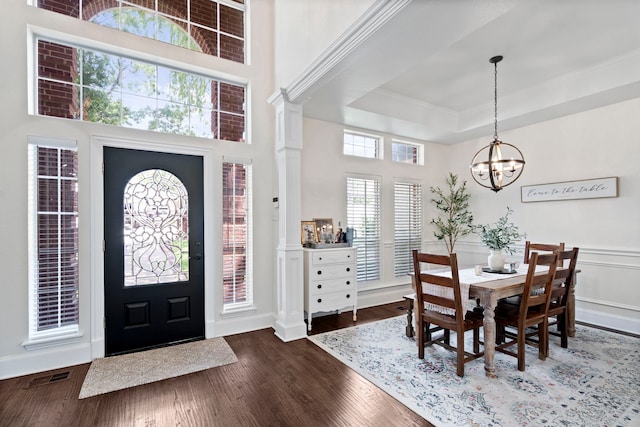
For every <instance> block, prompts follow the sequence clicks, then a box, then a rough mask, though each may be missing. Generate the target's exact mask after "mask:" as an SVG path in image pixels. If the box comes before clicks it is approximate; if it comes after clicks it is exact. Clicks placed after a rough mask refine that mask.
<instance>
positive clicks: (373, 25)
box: [285, 0, 411, 103]
mask: <svg viewBox="0 0 640 427" xmlns="http://www.w3.org/2000/svg"><path fill="white" fill-rule="evenodd" d="M409 3H411V0H378V1H376V2H375V3H374V4H373V5H372V6H371V7H370V8H369V9H367V11H366V12H365V13H364V14H363V15H362V16H360V18H358V20H357V21H356V22H355V23H354V24H353V25H352V26H351V27H349V29H348V30H347V31H345V32H344V33H343V34H342V35H341V36H340V37H339V38H338V39H337V40H336V41H335V42H333V43H332V44H331V46H329V47H328V48H327V49H326V50H325V51H324V52H323V53H322V54H321V55H320V56H319V57H318V58H317V59H316V60H315V61H314V62H313V63H312V64H311V65H310V66H309V68H307V69H306V70H305V71H304V72H303V73H302V74H301V75H300V76H299V77H298V78H297V79H296V80H294V81H293V83H291V84H290V85H289V86H288V87H287V88H286V89H285V93H286V96H287V98H288V99H289V101H291V102H293V103H302V102H303V101H304V99H300V98H301V97H302V95H303V94H304V93H305V91H306V90H307V89H309V88H310V87H311V86H312V85H314V84H315V83H317V82H318V81H319V80H320V79H321V78H322V77H323V76H325V75H326V74H327V73H329V72H330V71H331V70H333V69H334V68H335V67H336V66H337V65H338V64H340V63H341V62H342V61H343V60H344V59H345V58H346V57H347V56H349V54H350V53H351V52H353V50H354V49H356V48H357V47H358V46H360V45H361V44H362V43H363V42H364V41H365V40H367V38H369V37H370V36H371V35H372V34H373V33H375V32H376V31H377V30H378V29H379V28H380V27H382V26H383V25H384V24H386V23H387V22H388V21H389V20H390V19H391V18H393V17H394V16H395V15H396V14H397V13H398V12H400V11H401V10H402V9H404V8H405V7H406V6H407V5H408V4H409Z"/></svg>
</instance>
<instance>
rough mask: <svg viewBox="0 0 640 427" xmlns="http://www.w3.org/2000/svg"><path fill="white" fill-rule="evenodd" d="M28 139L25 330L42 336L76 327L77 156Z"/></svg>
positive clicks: (58, 147)
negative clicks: (27, 276) (28, 196)
mask: <svg viewBox="0 0 640 427" xmlns="http://www.w3.org/2000/svg"><path fill="white" fill-rule="evenodd" d="M36 140H37V141H38V142H43V141H40V138H37V139H36ZM30 142H31V144H30V145H29V154H30V155H29V165H28V168H29V176H30V184H29V193H30V201H29V212H30V217H29V234H30V251H29V270H30V277H31V280H30V289H29V295H30V307H29V326H30V327H29V330H30V332H29V336H30V338H42V337H45V336H49V335H52V334H56V335H58V334H60V333H65V332H68V333H75V332H77V330H78V321H79V301H78V287H79V270H78V253H79V251H78V179H77V175H78V156H77V151H76V148H75V142H74V145H73V147H72V148H69V147H65V146H64V145H63V146H56V145H55V141H50V142H49V143H50V144H51V146H44V145H38V144H37V143H34V140H31V141H30Z"/></svg>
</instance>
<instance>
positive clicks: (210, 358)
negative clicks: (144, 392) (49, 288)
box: [78, 338, 238, 399]
mask: <svg viewBox="0 0 640 427" xmlns="http://www.w3.org/2000/svg"><path fill="white" fill-rule="evenodd" d="M237 361H238V359H237V358H236V355H235V354H234V353H233V350H231V347H229V344H227V342H226V341H225V340H224V338H212V339H208V340H203V341H195V342H191V343H186V344H179V345H174V346H170V347H163V348H158V349H154V350H147V351H141V352H138V353H131V354H125V355H122V356H113V357H105V358H102V359H96V360H94V361H93V362H92V363H91V366H90V367H89V372H87V376H86V377H85V379H84V383H83V384H82V389H81V390H80V395H79V397H78V398H79V399H84V398H86V397H91V396H95V395H98V394H102V393H108V392H111V391H115V390H122V389H124V388H128V387H134V386H137V385H141V384H148V383H151V382H154V381H160V380H164V379H167V378H173V377H177V376H180V375H185V374H190V373H192V372H197V371H203V370H205V369H209V368H214V367H216V366H222V365H227V364H229V363H234V362H237Z"/></svg>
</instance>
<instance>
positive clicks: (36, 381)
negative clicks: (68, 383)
mask: <svg viewBox="0 0 640 427" xmlns="http://www.w3.org/2000/svg"><path fill="white" fill-rule="evenodd" d="M70 373H71V371H64V372H57V373H55V374H51V375H44V376H42V377H36V378H33V379H32V380H31V381H29V384H27V387H26V388H31V387H37V386H39V385H45V384H51V383H55V382H58V381H64V380H66V379H67V378H69V374H70Z"/></svg>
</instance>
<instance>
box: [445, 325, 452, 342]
mask: <svg viewBox="0 0 640 427" xmlns="http://www.w3.org/2000/svg"><path fill="white" fill-rule="evenodd" d="M444 342H445V343H446V344H447V345H451V331H450V330H449V329H445V330H444Z"/></svg>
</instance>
